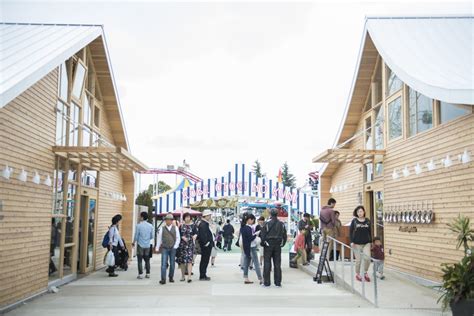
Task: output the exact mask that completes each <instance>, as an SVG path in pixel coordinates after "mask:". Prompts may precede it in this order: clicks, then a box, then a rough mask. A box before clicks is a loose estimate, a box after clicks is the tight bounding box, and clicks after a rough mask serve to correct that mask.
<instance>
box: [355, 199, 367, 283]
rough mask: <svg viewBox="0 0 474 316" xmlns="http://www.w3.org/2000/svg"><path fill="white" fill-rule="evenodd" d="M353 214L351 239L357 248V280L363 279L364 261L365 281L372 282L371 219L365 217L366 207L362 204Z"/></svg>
mask: <svg viewBox="0 0 474 316" xmlns="http://www.w3.org/2000/svg"><path fill="white" fill-rule="evenodd" d="M353 215H354V219H353V220H352V222H351V228H350V239H351V246H352V247H353V248H354V249H355V251H354V254H355V257H356V268H355V270H356V279H357V281H362V277H361V276H360V270H361V263H362V269H363V271H364V279H365V281H367V282H370V278H369V275H368V273H367V271H368V270H369V265H370V245H371V243H372V235H371V227H370V221H369V219H368V218H366V217H365V208H364V207H363V206H362V205H359V206H357V207H356V208H355V210H354V214H353ZM362 254H364V255H362Z"/></svg>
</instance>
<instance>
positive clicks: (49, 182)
mask: <svg viewBox="0 0 474 316" xmlns="http://www.w3.org/2000/svg"><path fill="white" fill-rule="evenodd" d="M43 184H44V185H47V186H48V187H50V186H51V185H52V183H51V178H50V177H49V174H48V175H47V176H46V179H44V182H43Z"/></svg>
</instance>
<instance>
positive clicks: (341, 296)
mask: <svg viewBox="0 0 474 316" xmlns="http://www.w3.org/2000/svg"><path fill="white" fill-rule="evenodd" d="M287 256H288V254H284V255H283V262H284V263H283V287H282V288H276V287H274V286H272V287H271V288H262V287H260V286H259V285H258V283H255V284H252V285H245V284H243V278H242V274H241V272H240V269H239V267H238V263H239V258H240V254H238V253H219V255H218V257H217V261H216V267H215V268H209V276H210V277H211V278H212V281H210V282H202V281H198V280H197V277H195V279H194V281H193V283H191V284H186V283H183V282H179V278H180V272H178V271H177V273H176V275H175V280H176V283H174V284H169V283H168V284H166V285H164V286H163V285H159V284H158V281H159V264H160V263H159V262H160V260H159V256H155V257H154V258H153V263H152V278H151V279H143V280H137V279H136V276H137V269H136V263H135V262H133V263H132V264H131V267H130V269H129V270H128V271H127V272H119V274H120V275H119V277H117V278H108V277H107V275H106V273H105V272H103V271H99V272H95V273H92V274H90V275H89V276H87V277H84V278H82V279H80V280H78V281H75V282H72V283H70V284H68V285H65V286H63V287H61V288H60V291H59V293H57V294H45V295H43V296H41V297H39V298H37V299H35V300H33V301H31V302H29V303H26V304H25V305H23V306H22V307H19V308H17V309H15V310H13V311H11V312H10V313H8V314H7V315H9V316H13V315H35V316H41V315H48V316H55V315H58V316H59V315H61V316H74V315H113V316H118V315H127V316H130V315H160V316H161V315H173V316H176V315H193V316H194V315H248V316H251V315H298V314H299V315H351V316H356V315H397V316H400V315H440V313H439V312H435V311H433V310H410V309H404V308H403V309H396V308H387V309H384V308H382V309H375V308H374V307H373V306H372V305H371V304H370V303H368V302H367V301H365V300H363V299H362V298H360V297H359V296H357V295H354V294H352V293H350V292H348V291H346V290H344V289H341V288H338V287H335V286H334V285H332V284H316V283H315V282H313V280H312V277H310V276H308V275H307V274H306V273H304V272H302V271H300V270H297V269H290V268H288V264H287V262H288V261H287V258H288V257H287ZM198 258H199V257H198ZM198 260H199V259H198ZM195 274H196V275H197V274H198V273H197V267H195ZM250 276H251V278H252V279H253V280H254V281H256V280H257V279H256V276H255V273H254V272H251V273H250Z"/></svg>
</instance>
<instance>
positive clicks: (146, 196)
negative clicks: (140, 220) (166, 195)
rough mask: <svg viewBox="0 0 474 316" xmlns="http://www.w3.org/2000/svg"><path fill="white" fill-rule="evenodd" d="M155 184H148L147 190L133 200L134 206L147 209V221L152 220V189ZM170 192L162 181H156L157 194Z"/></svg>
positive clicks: (169, 188) (168, 187)
mask: <svg viewBox="0 0 474 316" xmlns="http://www.w3.org/2000/svg"><path fill="white" fill-rule="evenodd" d="M154 187H156V184H150V185H149V186H148V189H147V190H144V191H142V192H140V193H139V194H138V196H137V198H136V200H135V204H136V205H143V206H146V207H148V221H150V222H151V221H152V218H153V200H152V197H153V191H154V190H153V188H154ZM169 190H171V187H170V186H169V185H168V184H166V182H164V181H158V194H161V193H163V192H166V191H169Z"/></svg>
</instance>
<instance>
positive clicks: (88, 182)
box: [81, 170, 97, 188]
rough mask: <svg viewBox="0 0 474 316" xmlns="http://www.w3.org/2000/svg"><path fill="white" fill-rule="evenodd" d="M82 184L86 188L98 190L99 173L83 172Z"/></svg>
mask: <svg viewBox="0 0 474 316" xmlns="http://www.w3.org/2000/svg"><path fill="white" fill-rule="evenodd" d="M81 182H82V184H83V185H85V186H88V187H93V188H96V187H97V171H95V170H84V171H83V172H82V176H81Z"/></svg>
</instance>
